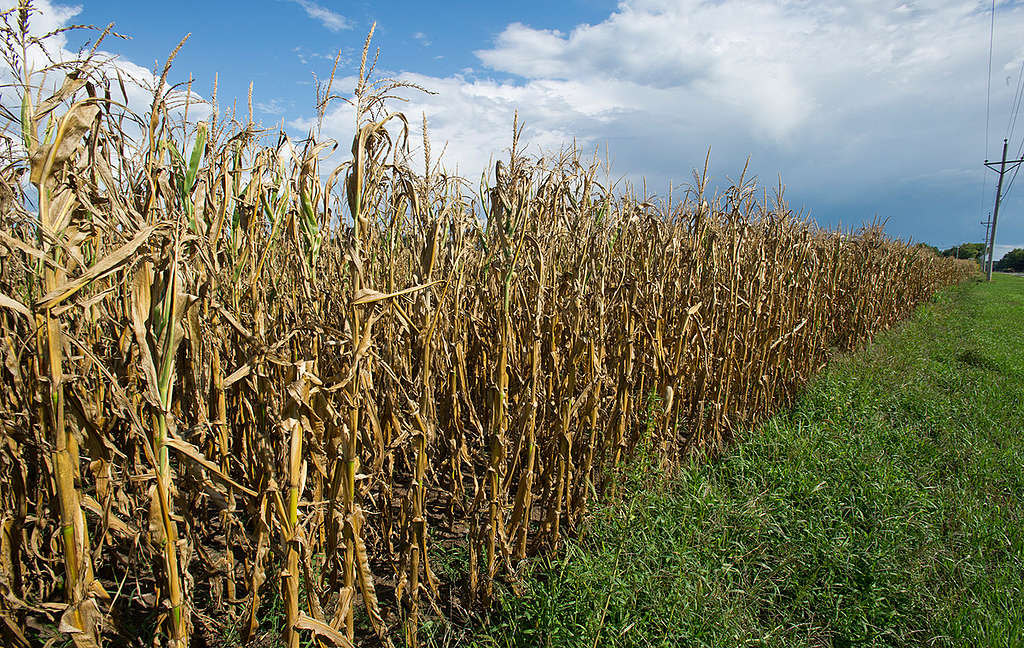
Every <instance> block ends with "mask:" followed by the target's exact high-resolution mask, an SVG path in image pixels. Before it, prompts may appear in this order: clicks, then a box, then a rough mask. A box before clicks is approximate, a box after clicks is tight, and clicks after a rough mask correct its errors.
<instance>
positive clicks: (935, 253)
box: [915, 243, 942, 256]
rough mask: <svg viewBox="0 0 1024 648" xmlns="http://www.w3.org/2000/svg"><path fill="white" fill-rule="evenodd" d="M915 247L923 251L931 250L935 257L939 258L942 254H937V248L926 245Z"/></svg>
mask: <svg viewBox="0 0 1024 648" xmlns="http://www.w3.org/2000/svg"><path fill="white" fill-rule="evenodd" d="M915 247H919V248H921V249H923V250H931V251H932V254H934V255H935V256H939V255H941V254H942V252H939V248H937V247H935V246H934V245H928V244H927V243H918V244H917V245H916V246H915Z"/></svg>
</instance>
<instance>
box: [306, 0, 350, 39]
mask: <svg viewBox="0 0 1024 648" xmlns="http://www.w3.org/2000/svg"><path fill="white" fill-rule="evenodd" d="M292 2H294V3H295V4H297V5H299V6H300V7H302V8H303V9H304V10H305V12H306V15H307V16H309V17H310V18H312V19H313V20H316V21H318V22H319V23H320V24H321V25H323V26H324V27H326V28H327V29H329V30H331V31H332V32H339V31H341V30H343V29H352V23H350V22H349V21H348V19H347V18H345V16H342V15H341V14H339V13H338V12H336V11H331V10H330V9H328V8H327V7H323V6H321V5H319V4H317V3H315V2H313V0H292Z"/></svg>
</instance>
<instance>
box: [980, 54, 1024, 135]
mask: <svg viewBox="0 0 1024 648" xmlns="http://www.w3.org/2000/svg"><path fill="white" fill-rule="evenodd" d="M1022 94H1024V59H1022V60H1021V62H1020V70H1018V71H1017V89H1016V90H1015V91H1014V93H1013V98H1012V99H1010V123H1009V124H1008V125H1007V129H1006V139H1008V140H1010V141H1011V142H1012V141H1013V131H1014V127H1016V125H1017V114H1018V113H1019V112H1020V104H1021V97H1022ZM986 153H987V151H986Z"/></svg>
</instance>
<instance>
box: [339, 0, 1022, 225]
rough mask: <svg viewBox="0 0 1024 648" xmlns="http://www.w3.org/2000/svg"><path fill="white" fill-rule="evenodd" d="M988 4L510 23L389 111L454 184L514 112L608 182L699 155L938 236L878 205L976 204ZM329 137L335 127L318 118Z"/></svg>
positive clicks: (650, 7)
mask: <svg viewBox="0 0 1024 648" xmlns="http://www.w3.org/2000/svg"><path fill="white" fill-rule="evenodd" d="M988 6H989V5H988V3H987V2H986V1H984V0H929V1H927V2H925V1H923V0H917V1H915V0H906V1H904V2H902V3H900V4H899V5H898V6H895V7H894V4H893V3H892V2H891V1H890V0H836V1H833V2H827V3H826V2H812V1H809V0H728V1H722V0H676V1H673V0H623V1H622V2H620V3H619V5H618V7H617V8H616V9H615V10H614V11H613V12H612V13H611V14H610V15H609V16H608V17H607V18H606V19H604V20H603V21H600V22H598V23H596V24H593V25H588V24H581V25H578V26H576V27H575V28H573V29H571V30H569V31H567V32H560V31H557V30H550V29H542V28H537V27H528V26H525V25H522V24H519V23H513V24H510V25H508V26H507V27H506V28H505V30H504V31H502V32H501V33H500V35H499V36H498V37H497V39H496V40H495V42H494V45H493V46H492V47H491V48H488V49H484V50H480V51H478V52H476V55H477V57H478V58H479V60H480V62H481V63H482V64H483V65H484V66H485V67H486V68H487V69H488V70H489V72H487V73H486V74H483V75H482V74H481V73H480V72H479V70H478V71H477V72H475V73H474V71H472V70H466V71H464V73H463V74H462V75H456V76H449V77H443V78H442V77H429V76H424V75H421V74H415V73H411V72H407V73H404V74H402V75H401V77H402V78H404V79H408V80H411V81H416V82H418V83H421V84H423V85H424V86H426V87H428V88H431V89H433V90H436V91H438V92H439V95H438V96H436V97H428V98H423V97H413V101H412V103H410V104H409V105H408V106H404V107H402V106H399V108H400V109H402V110H405V111H406V112H407V113H408V114H409V116H410V118H413V119H417V118H418V116H419V111H420V110H424V111H426V112H427V115H428V118H429V120H430V124H431V127H432V135H433V138H434V141H435V150H436V149H437V148H438V147H437V145H436V144H437V142H440V141H444V140H447V141H448V142H449V147H448V160H449V162H450V163H451V164H454V163H455V162H458V163H459V164H460V167H461V168H462V169H463V170H466V171H469V170H470V169H477V168H480V167H481V165H482V164H486V161H487V160H488V159H489V158H490V157H491V155H492V154H495V153H499V152H500V151H501V149H503V148H507V146H508V144H509V141H510V137H509V135H510V133H511V123H512V115H513V113H514V111H516V110H518V111H519V114H520V117H521V119H522V120H523V121H525V123H526V124H527V130H526V138H527V140H528V142H529V143H530V144H531V145H532V146H534V147H556V148H557V147H558V146H559V145H560V144H563V143H570V142H571V141H572V139H573V138H574V137H575V138H576V141H577V142H578V143H581V144H583V145H585V146H587V147H592V146H599V145H600V146H603V145H604V144H608V146H609V150H610V152H611V154H612V156H614V157H613V159H614V160H616V165H615V170H616V171H617V172H629V174H630V177H631V178H632V179H633V180H639V179H640V177H641V176H646V177H647V179H648V180H650V181H651V182H652V183H653V186H656V187H665V186H666V184H667V182H668V181H669V180H675V181H677V182H686V181H687V180H688V179H689V175H690V169H691V167H693V166H695V165H697V164H700V163H701V162H703V159H704V153H705V152H706V150H707V148H708V147H711V148H712V151H713V155H712V160H713V163H714V164H715V167H714V168H715V169H717V170H719V171H721V172H728V173H730V174H732V173H738V171H739V170H740V169H741V168H742V166H743V163H744V161H745V160H746V158H747V156H748V155H750V156H752V169H753V171H754V172H761V173H763V174H764V175H765V179H766V180H767V184H768V185H769V186H771V185H774V183H775V178H776V173H781V174H782V177H783V179H784V180H785V181H786V182H787V185H788V188H789V193H790V196H791V197H792V196H793V195H794V194H796V196H797V200H799V201H800V202H806V203H808V204H812V205H815V206H818V205H821V206H824V205H843V204H845V205H855V206H856V207H857V209H861V208H863V210H864V214H863V216H861V218H870V217H871V216H872V213H873V212H875V211H877V212H880V215H881V216H882V217H883V218H884V217H889V216H891V217H892V220H891V221H890V226H892V225H896V229H901V228H902V229H903V230H905V231H908V232H909V231H913V232H917V236H918V237H920V236H922V235H924V236H931V235H936V236H939V235H937V234H936V233H935V231H936V228H935V227H928V228H924V227H920V223H918V221H917V220H916V219H918V218H920V217H919V216H917V215H916V214H908V213H893V212H894V210H896V209H897V207H896V206H895V205H896V204H897V203H896V202H892V201H890V202H888V203H887V202H886V201H885V200H884V199H883V198H884V196H889V195H895V194H900V193H901V192H902V193H903V194H906V193H908V192H917V193H919V194H927V193H929V192H947V193H959V194H964V193H966V192H971V193H972V195H975V196H976V195H978V194H977V193H976V192H978V191H979V190H980V189H981V178H982V174H983V169H982V166H981V164H980V163H981V160H982V158H983V157H984V155H985V151H984V150H983V142H982V139H983V138H982V133H983V132H984V119H985V112H984V111H985V93H986V69H987V56H988V51H987V44H988V30H989V16H988V13H987V11H988ZM996 26H997V35H996V41H995V50H994V62H993V69H994V70H1005V71H1006V74H1008V75H1012V77H1013V78H1012V80H1011V83H1010V85H1009V86H1006V85H1005V84H1003V83H1002V79H1001V77H1000V73H999V72H996V74H995V78H994V79H993V84H992V107H993V112H992V124H993V131H992V140H993V142H996V141H997V137H998V138H1001V137H1002V136H1001V135H997V133H999V132H1001V131H1000V129H1001V128H1002V126H1003V125H1004V124H1005V123H1006V121H1007V120H1008V114H1007V113H1006V106H1007V105H1009V102H1010V98H1011V95H1012V93H1013V91H1014V90H1015V87H1014V86H1015V83H1014V81H1015V80H1016V72H1017V69H1018V68H1019V64H1020V61H1021V59H1022V57H1024V46H1021V45H1019V44H1018V42H1019V41H1018V39H1016V38H1015V36H1014V35H1016V34H1020V33H1024V7H1022V6H1021V5H1020V4H1019V3H1014V2H1004V1H1002V0H1001V1H1000V2H999V4H998V17H997V23H996ZM385 56H386V52H385ZM487 75H490V76H491V77H494V78H488V76H487ZM496 79H497V80H496ZM338 87H342V86H338ZM328 127H329V128H333V129H335V131H336V132H337V131H340V130H343V128H342V125H341V124H335V123H333V121H332V117H331V116H328ZM344 128H349V129H350V128H351V127H350V126H348V124H347V122H346V124H345V126H344ZM994 147H995V144H994V143H993V144H992V145H991V146H990V150H989V152H988V155H989V157H993V156H994V155H995V153H994V152H993V151H992V149H993V148H994ZM990 184H991V183H990ZM985 200H986V201H987V200H988V198H987V197H986V199H985ZM818 213H819V214H820V213H821V210H818ZM858 213H859V212H858ZM824 215H825V216H826V217H827V213H826V214H824ZM977 216H978V215H977V214H974V213H971V214H966V213H965V214H964V215H963V217H962V221H963V222H962V224H961V226H962V229H964V230H965V231H966V230H967V229H968V228H971V231H972V232H973V231H974V229H976V228H977V226H976V221H977V220H978V218H977ZM951 218H954V216H949V215H948V214H947V220H949V219H951ZM915 223H917V224H916V225H915ZM1021 234H1024V230H1021ZM965 235H966V234H965ZM1007 235H1008V236H1009V235H1012V232H1010V231H1008V232H1007ZM942 236H945V235H942ZM950 236H952V235H950Z"/></svg>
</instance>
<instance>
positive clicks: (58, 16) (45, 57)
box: [0, 0, 212, 140]
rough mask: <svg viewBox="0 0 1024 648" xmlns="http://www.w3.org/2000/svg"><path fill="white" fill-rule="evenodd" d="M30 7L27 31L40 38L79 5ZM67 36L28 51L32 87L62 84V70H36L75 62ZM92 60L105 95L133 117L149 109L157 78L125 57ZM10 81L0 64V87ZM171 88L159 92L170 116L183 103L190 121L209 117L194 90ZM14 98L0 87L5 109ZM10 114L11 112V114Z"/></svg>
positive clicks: (128, 127)
mask: <svg viewBox="0 0 1024 648" xmlns="http://www.w3.org/2000/svg"><path fill="white" fill-rule="evenodd" d="M16 5H17V3H16V2H14V1H12V0H0V11H6V10H7V9H10V8H12V7H14V6H16ZM33 9H34V11H33V13H32V15H31V16H30V19H29V32H30V34H32V35H33V36H41V35H43V34H46V33H49V32H52V31H54V30H57V29H59V28H62V27H67V26H68V25H69V24H71V22H72V21H73V19H74V18H75V17H76V16H77V15H78V14H79V13H80V12H81V7H80V6H65V5H60V4H56V3H54V2H52V1H51V0H36V1H35V2H33ZM68 35H69V32H63V33H59V34H56V35H54V36H52V37H50V38H48V39H47V40H46V53H44V52H43V50H42V49H41V48H40V47H39V46H38V45H35V46H32V47H30V48H29V49H28V52H27V59H28V61H29V63H30V68H31V70H33V71H34V74H33V76H32V83H33V84H34V85H36V84H45V86H46V90H50V89H51V88H52V89H55V88H56V87H58V86H59V85H60V84H61V82H62V81H63V71H61V70H53V71H50V72H48V73H47V74H46V77H45V81H44V79H43V77H42V75H41V74H39V72H40V71H41V70H42V69H43V68H45V67H47V66H48V65H50V64H51V62H53V61H56V62H62V61H74V60H77V59H79V58H80V53H79V52H77V51H72V50H70V49H68V47H69V43H68ZM96 36H98V34H97V33H91V34H88V37H90V38H95V37H96ZM111 40H112V39H111V38H108V40H106V41H104V42H103V43H102V45H103V46H109V45H111V44H112V43H111ZM94 62H96V63H99V67H98V70H97V73H99V74H102V75H104V76H106V77H107V78H109V79H110V80H111V91H112V92H113V94H114V99H115V100H116V101H122V100H123V101H125V103H126V105H127V107H128V109H129V110H130V111H131V112H132V113H134V114H135V115H139V116H141V115H144V114H145V113H146V112H148V111H149V110H150V108H151V106H152V102H153V89H154V88H155V87H156V86H157V83H158V82H159V76H158V75H156V74H154V73H153V71H152V70H150V69H148V68H145V67H143V66H141V65H138V64H136V63H133V62H132V61H130V60H128V59H126V58H123V57H119V56H115V55H114V54H111V53H110V52H107V51H104V50H103V49H100V50H99V51H97V52H96V57H95V59H94ZM118 76H120V78H121V80H122V81H123V83H124V89H125V94H126V97H124V98H122V97H121V96H120V86H119V85H118V83H117V78H118ZM10 83H15V84H16V85H17V83H16V80H15V79H14V77H13V76H12V71H11V70H10V69H8V67H7V66H6V65H4V64H0V85H3V86H6V85H7V84H10ZM171 84H172V81H171V80H170V79H169V80H168V82H167V83H165V86H164V91H165V92H167V94H166V95H165V99H166V105H167V107H168V109H169V110H170V112H171V113H172V114H173V115H174V116H176V117H181V116H182V114H183V111H184V110H185V108H186V99H187V104H188V106H187V109H188V117H189V120H190V121H194V120H197V119H205V118H206V117H208V116H209V115H210V114H211V110H212V109H211V106H210V105H209V104H208V103H206V102H205V101H204V100H203V98H202V96H200V94H198V93H197V92H195V91H194V90H193V91H192V92H191V94H188V92H187V91H186V89H184V88H179V89H175V90H171ZM51 91H52V90H51ZM44 96H45V91H44ZM14 98H15V97H14V93H12V92H11V91H10V90H9V89H8V88H6V87H5V88H4V90H3V101H4V103H5V105H7V106H8V108H10V107H12V106H11V103H12V100H13V99H14ZM15 108H16V106H15ZM14 112H15V113H17V110H15V111H14ZM123 126H124V128H125V132H126V134H128V135H129V136H132V137H134V138H136V139H137V140H138V139H141V137H142V135H143V132H142V129H141V127H139V126H138V124H133V123H132V122H131V121H126V122H124V124H123ZM41 128H42V125H41Z"/></svg>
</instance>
